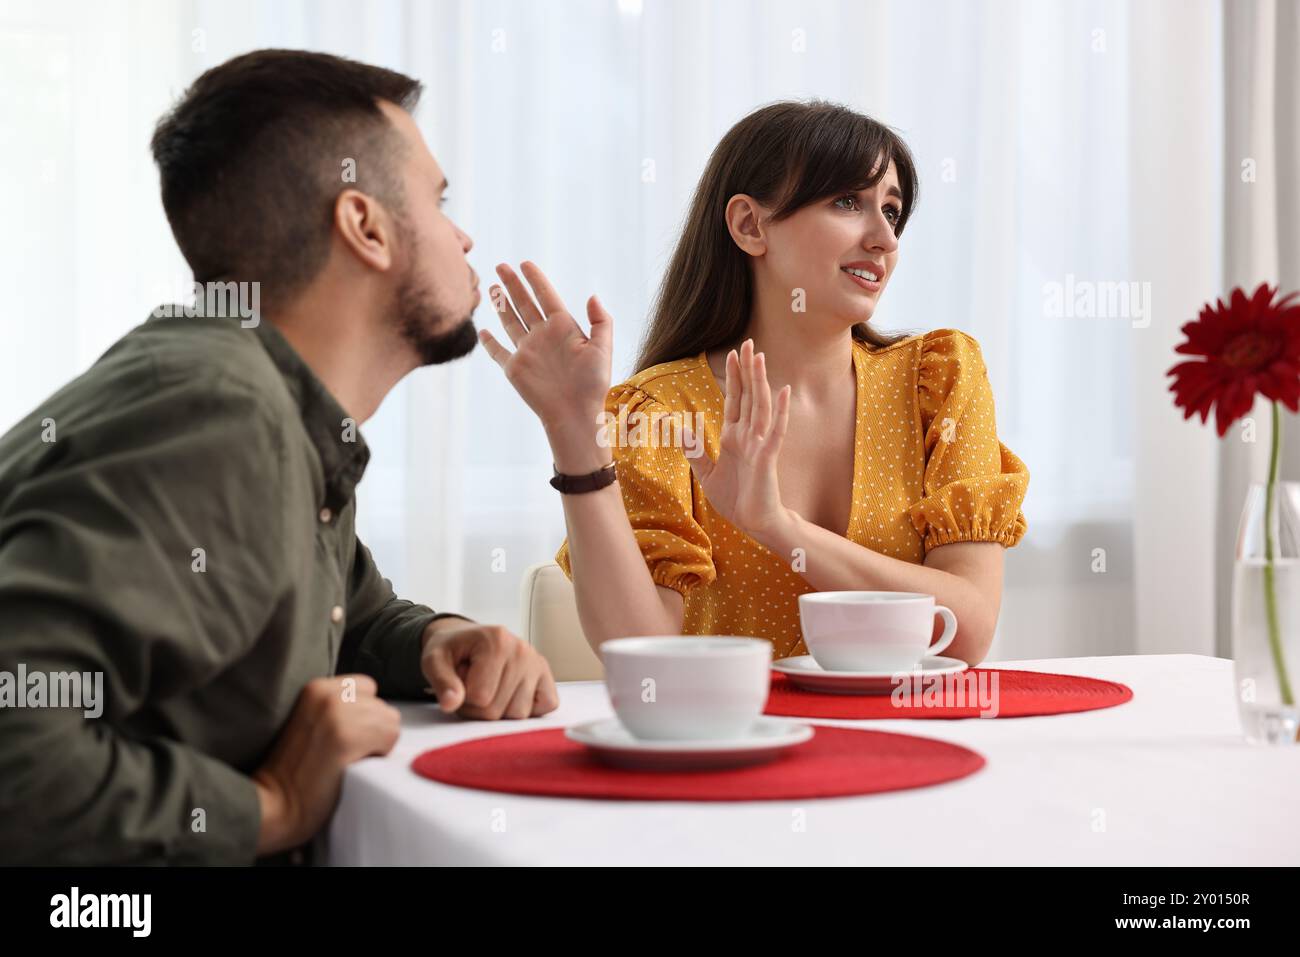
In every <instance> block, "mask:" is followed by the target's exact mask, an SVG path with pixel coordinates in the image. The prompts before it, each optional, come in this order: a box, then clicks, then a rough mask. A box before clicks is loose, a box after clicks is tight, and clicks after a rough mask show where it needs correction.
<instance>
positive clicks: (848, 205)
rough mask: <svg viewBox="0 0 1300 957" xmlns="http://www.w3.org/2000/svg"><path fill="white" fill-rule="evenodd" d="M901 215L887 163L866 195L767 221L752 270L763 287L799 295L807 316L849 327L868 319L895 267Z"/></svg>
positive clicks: (848, 195) (895, 179)
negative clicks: (758, 272)
mask: <svg viewBox="0 0 1300 957" xmlns="http://www.w3.org/2000/svg"><path fill="white" fill-rule="evenodd" d="M902 211H903V200H902V194H901V192H900V191H899V188H898V172H897V170H896V169H895V167H894V164H893V162H890V164H889V169H888V170H886V172H885V175H884V176H882V177H881V179H880V182H878V183H877V184H876V185H875V186H873V187H871V188H870V189H865V190H859V191H858V192H856V193H845V194H843V195H840V196H832V197H829V198H826V199H821V200H817V201H816V202H814V203H811V204H810V205H808V206H804V207H803V208H802V209H799V210H797V211H796V212H794V213H793V214H792V215H790V216H788V217H786V218H785V219H783V220H780V221H779V222H772V221H770V220H769V221H768V223H767V244H766V250H765V254H764V256H763V257H762V258H763V264H762V265H761V266H760V267H759V268H760V269H762V270H764V271H765V272H767V273H768V275H767V276H766V277H764V278H765V279H766V280H767V283H766V284H767V285H769V286H772V285H774V287H775V289H780V290H783V293H782V294H783V295H790V296H792V297H793V296H794V295H795V294H794V292H793V290H796V289H802V290H804V296H805V305H806V311H807V312H808V313H812V314H815V315H825V316H828V317H834V318H836V319H841V320H843V321H845V322H846V323H848V324H850V325H851V324H852V323H855V322H865V321H867V320H869V319H870V318H871V316H872V314H873V313H874V312H875V309H876V302H877V301H878V300H879V299H880V296H881V293H883V292H884V290H885V286H886V284H888V282H889V280H890V277H892V276H893V274H894V264H895V263H896V262H897V261H898V238H897V237H896V236H895V235H894V225H895V224H896V223H897V222H898V217H899V216H901V215H902ZM756 265H758V264H756ZM855 274H856V275H855ZM867 274H870V276H868V275H867ZM871 276H874V280H873V279H872V278H870V277H871Z"/></svg>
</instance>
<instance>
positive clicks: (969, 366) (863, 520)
mask: <svg viewBox="0 0 1300 957" xmlns="http://www.w3.org/2000/svg"><path fill="white" fill-rule="evenodd" d="M853 364H854V369H855V370H856V372H857V378H858V419H857V436H856V443H855V449H854V461H855V465H854V481H853V502H852V511H851V513H850V519H849V534H848V538H849V539H850V540H851V541H854V542H857V543H858V544H859V545H862V546H864V547H866V548H870V549H872V550H873V551H877V552H880V553H882V554H884V555H889V556H891V557H893V558H898V559H901V560H903V561H909V562H915V563H921V562H923V561H924V559H925V555H926V553H927V552H929V550H930V549H932V548H935V547H937V546H940V545H946V544H948V543H950V542H1000V543H1001V544H1002V545H1004V546H1006V547H1008V548H1009V547H1011V546H1013V545H1015V544H1017V543H1018V542H1019V541H1020V539H1021V538H1022V537H1024V534H1025V530H1026V528H1027V524H1026V522H1025V516H1024V514H1023V513H1022V512H1021V511H1020V506H1021V503H1022V502H1023V501H1024V496H1025V491H1026V489H1027V488H1028V485H1029V470H1028V469H1027V468H1026V467H1025V464H1024V463H1023V462H1021V461H1020V459H1019V458H1017V457H1016V455H1015V454H1014V453H1013V452H1012V451H1011V450H1010V449H1008V448H1007V447H1006V446H1005V445H1003V444H1002V443H1001V442H1000V441H999V440H998V436H997V429H996V425H995V422H994V412H993V391H992V389H991V387H990V385H989V380H988V372H987V370H986V368H985V366H984V360H983V357H982V356H981V354H980V347H979V343H978V342H976V341H975V339H974V338H972V337H971V336H969V335H967V334H966V333H964V332H961V331H959V330H957V329H936V330H935V331H933V332H928V333H925V334H924V335H917V336H912V337H909V338H907V339H902V340H900V341H898V342H895V343H894V344H892V345H889V346H885V347H884V348H879V349H873V348H872V347H871V346H869V345H867V344H866V343H863V342H860V341H858V340H857V339H855V340H854V341H853ZM723 400H724V396H723V392H722V389H721V388H720V387H719V385H718V383H717V380H715V379H714V378H713V373H712V372H711V371H710V369H709V364H708V360H707V359H706V357H705V354H704V353H700V354H699V355H697V356H694V357H693V358H689V359H679V360H677V361H674V362H665V363H662V364H660V365H657V366H653V367H652V368H649V369H645V370H643V371H642V372H639V373H637V374H636V375H634V376H633V377H632V378H630V379H628V380H627V381H626V382H623V383H622V384H620V385H616V386H614V387H613V388H612V389H610V391H609V394H608V396H607V397H606V401H605V409H606V411H607V412H609V413H610V414H611V415H613V416H617V417H618V418H619V420H620V421H619V423H618V425H619V428H620V432H619V434H620V435H621V434H627V435H632V434H634V433H635V432H636V428H635V423H636V422H637V419H636V418H635V417H634V413H640V414H641V416H643V417H646V418H647V419H648V420H650V421H660V419H655V418H654V417H655V416H660V417H663V416H669V415H671V414H672V413H677V418H681V417H682V413H685V414H686V416H687V417H686V422H687V424H688V425H691V424H693V423H695V422H697V421H699V420H698V419H696V418H695V417H694V413H696V412H702V413H703V417H704V418H703V421H704V423H705V431H704V436H703V441H704V446H705V450H706V451H707V453H708V455H709V457H710V458H712V459H714V460H716V459H717V457H718V440H719V437H720V435H721V430H722V407H723ZM629 417H630V421H627V420H628V419H629ZM623 428H626V429H627V431H626V432H623V431H622V429H623ZM655 431H656V432H657V431H658V430H655ZM641 434H643V435H644V434H646V433H644V432H643V433H641ZM609 435H610V438H611V442H610V444H611V446H612V453H613V457H614V461H615V463H616V466H615V469H616V471H617V473H618V479H619V486H620V488H621V489H622V493H623V502H624V504H625V505H626V507H627V514H628V518H629V519H630V521H631V524H632V528H633V531H634V534H635V535H636V540H637V544H638V545H639V546H640V548H641V554H642V555H643V556H644V557H645V562H646V565H647V567H648V568H649V569H650V575H651V577H652V578H653V579H654V582H655V584H657V585H663V586H666V587H668V588H673V589H676V590H677V591H679V592H680V593H681V594H682V596H683V598H684V603H685V619H684V622H683V628H682V630H683V632H684V633H685V634H688V635H747V636H753V637H758V638H767V639H768V640H770V641H771V642H772V644H773V646H774V647H773V656H774V657H776V658H785V657H788V656H791V655H802V654H807V649H806V648H805V647H804V644H803V639H802V636H801V635H800V631H799V603H798V598H799V596H800V595H802V594H806V593H807V592H810V591H815V590H816V589H814V588H813V587H812V586H811V585H810V584H809V583H808V581H807V580H806V579H805V578H804V577H803V576H802V575H800V574H799V573H798V572H796V571H794V570H793V568H792V561H791V560H790V559H789V558H784V557H782V556H780V555H777V554H774V553H773V552H771V551H770V550H768V549H767V548H766V547H765V546H763V545H761V544H759V543H758V542H757V541H755V540H754V539H752V538H750V537H749V536H748V535H746V534H745V533H744V532H742V531H740V530H739V529H738V528H737V527H736V526H734V525H732V524H731V523H730V522H729V521H727V519H725V518H723V517H722V516H721V515H719V514H718V513H717V512H715V511H714V510H713V509H712V507H711V506H710V505H709V503H708V500H707V499H705V497H704V493H703V491H702V490H701V488H700V485H699V483H698V482H697V481H696V479H695V476H694V474H693V473H692V472H691V468H690V464H689V463H688V461H687V459H686V455H685V452H684V451H683V449H682V448H681V447H680V445H676V446H674V445H669V444H663V443H651V442H642V443H641V444H634V443H627V444H622V443H620V442H619V441H617V438H618V437H617V435H615V434H614V425H613V424H612V423H611V425H610V428H609ZM555 560H556V562H558V563H559V565H560V567H561V568H563V569H564V572H565V574H566V575H568V576H569V577H570V578H572V577H573V572H572V569H571V567H570V565H569V543H568V541H567V540H566V541H565V542H564V544H563V545H561V546H560V550H559V553H558V554H557V555H556V556H555Z"/></svg>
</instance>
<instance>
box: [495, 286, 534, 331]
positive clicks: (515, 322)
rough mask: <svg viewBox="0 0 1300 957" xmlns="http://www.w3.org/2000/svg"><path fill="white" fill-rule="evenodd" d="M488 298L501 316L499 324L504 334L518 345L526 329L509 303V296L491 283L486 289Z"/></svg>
mask: <svg viewBox="0 0 1300 957" xmlns="http://www.w3.org/2000/svg"><path fill="white" fill-rule="evenodd" d="M488 298H489V299H491V300H492V308H493V309H495V310H496V311H497V315H498V316H500V317H501V326H502V328H504V329H505V331H506V335H508V336H509V337H510V341H511V342H513V343H514V344H515V345H516V346H517V345H519V340H520V339H522V338H523V337H524V336H525V334H527V332H528V329H527V328H526V327H525V326H524V323H523V320H521V319H520V318H519V313H517V312H515V307H514V306H512V305H511V304H510V297H509V296H507V295H506V291H505V290H504V289H502V288H501V287H500V286H497V285H493V286H491V287H490V288H489V289H488Z"/></svg>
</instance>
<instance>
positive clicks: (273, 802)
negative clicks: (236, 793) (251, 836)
mask: <svg viewBox="0 0 1300 957" xmlns="http://www.w3.org/2000/svg"><path fill="white" fill-rule="evenodd" d="M377 690H378V687H377V686H376V684H375V679H374V678H371V677H370V676H369V675H337V676H335V677H333V678H316V679H313V680H312V681H309V682H307V685H306V687H304V688H303V689H302V692H301V693H300V694H299V695H298V703H297V704H295V705H294V708H293V713H292V714H290V715H289V721H288V723H286V724H285V726H284V730H283V731H281V732H280V737H279V738H277V739H276V742H275V746H274V747H273V748H272V749H271V754H270V757H268V758H267V759H266V763H264V764H263V765H262V766H261V767H260V768H258V769H257V770H256V771H254V772H253V782H254V784H256V785H257V797H258V801H259V802H260V804H261V808H262V826H261V832H260V834H259V836H258V841H257V854H258V856H259V857H261V856H263V855H265V854H273V853H275V852H277V851H283V850H286V849H288V848H291V847H297V846H298V845H299V844H303V843H305V842H306V841H308V840H310V839H311V837H312V835H314V834H315V833H316V832H317V831H318V830H320V829H321V827H322V826H323V825H324V824H325V821H326V819H327V818H329V816H330V814H332V813H333V811H334V805H335V804H337V803H338V798H339V789H340V788H341V787H342V784H343V770H344V769H345V768H346V767H347V766H348V765H349V764H352V763H353V762H354V761H358V760H360V759H361V758H364V757H368V756H369V755H372V754H387V753H388V752H389V751H391V750H392V749H393V745H394V744H396V743H397V735H398V733H399V732H400V731H401V716H400V714H399V712H398V710H397V709H396V708H394V707H393V706H392V705H389V704H387V703H385V702H384V701H382V700H381V699H380V698H378V697H376V691H377Z"/></svg>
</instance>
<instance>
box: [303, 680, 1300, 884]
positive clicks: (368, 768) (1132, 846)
mask: <svg viewBox="0 0 1300 957" xmlns="http://www.w3.org/2000/svg"><path fill="white" fill-rule="evenodd" d="M986 666H990V667H999V666H1000V667H1005V668H1014V669H1020V670H1027V671H1053V672H1057V673H1060V674H1079V675H1088V676H1091V677H1096V678H1106V679H1110V680H1112V681H1120V682H1123V683H1124V684H1127V685H1128V686H1129V687H1131V688H1132V689H1133V695H1134V696H1133V700H1131V701H1129V702H1127V703H1125V704H1123V705H1120V706H1118V707H1115V708H1107V709H1105V710H1101V711H1088V712H1083V713H1081V714H1066V715H1055V716H1048V717H1039V718H997V719H979V718H975V719H967V720H958V721H948V720H938V719H920V720H917V719H911V720H908V719H902V720H900V719H891V720H874V721H843V720H832V719H816V722H815V723H818V724H837V725H844V726H847V727H864V728H865V727H869V728H876V729H880V730H885V731H895V732H902V733H906V734H917V735H922V736H927V737H933V738H940V739H942V740H945V741H952V742H955V743H958V744H962V745H966V746H968V747H971V748H973V749H975V750H976V751H978V752H980V753H981V754H983V755H984V756H985V758H986V759H987V761H988V764H987V765H986V766H985V767H984V768H983V769H982V770H980V771H977V772H975V773H974V774H973V775H970V776H969V777H966V778H962V779H961V780H958V781H954V782H949V783H947V784H941V785H937V786H933V787H926V788H919V789H914V790H909V791H894V792H888V793H884V794H871V795H866V796H863V797H852V798H829V799H827V798H821V799H813V800H806V801H748V802H744V801H741V802H735V803H715V802H703V803H691V802H681V801H601V800H591V799H574V798H549V797H530V796H524V795H515V794H505V793H500V792H489V791H478V790H472V789H466V788H459V787H453V786H451V785H446V784H440V783H438V782H435V781H430V780H428V779H426V778H422V777H420V776H418V775H417V774H416V773H415V772H414V771H412V770H411V768H410V764H411V760H412V759H413V758H414V757H415V756H416V755H418V754H419V753H421V752H422V751H425V750H427V749H428V748H432V747H437V746H440V745H445V744H450V743H453V742H456V741H464V740H466V739H469V738H476V737H480V736H484V735H492V734H511V733H517V732H522V731H529V730H534V729H537V728H548V727H564V726H567V725H571V724H575V723H577V722H579V721H586V720H589V719H592V718H598V717H604V716H608V715H611V714H612V710H611V708H610V705H609V699H608V697H607V695H606V693H605V686H604V684H603V683H602V682H596V681H578V682H566V683H563V684H561V685H560V686H559V690H560V707H559V708H557V709H556V710H555V711H554V712H552V713H551V714H549V715H547V716H545V717H544V718H535V719H532V720H529V721H496V722H486V721H464V720H461V719H459V718H456V717H454V716H450V717H449V716H444V715H443V714H442V713H441V712H439V711H438V710H437V708H436V706H434V705H425V704H410V705H401V708H402V735H401V738H400V739H399V740H398V743H397V745H396V747H395V748H394V749H393V751H392V753H391V754H389V755H387V756H385V757H382V758H369V759H366V760H364V761H361V762H359V763H358V764H356V765H354V766H353V767H352V768H351V769H350V770H349V771H348V773H347V776H346V779H345V782H344V786H343V793H342V798H341V800H340V803H339V807H338V810H337V811H336V813H335V815H334V818H333V820H332V822H331V825H330V827H329V830H328V833H327V835H325V841H324V844H325V845H326V848H325V854H324V858H325V861H326V862H328V863H331V864H340V865H354V864H459V865H479V864H507V865H532V864H540V865H556V864H634V865H646V864H652V865H653V864H866V865H881V864H913V865H915V864H1048V865H1052V864H1084V865H1112V864H1116V865H1160V864H1166V865H1192V864H1196V865H1211V864H1213V865H1232V864H1272V865H1296V864H1300V747H1293V748H1269V747H1263V746H1257V745H1249V744H1247V743H1246V742H1245V740H1244V738H1242V736H1241V731H1240V725H1239V723H1238V719H1237V712H1236V703H1235V699H1234V696H1233V680H1232V662H1231V661H1228V660H1225V659H1221V658H1207V657H1203V656H1200V655H1145V656H1129V657H1105V658H1057V659H1048V660H1038V661H1007V662H989V663H987V665H986ZM318 859H319V858H318Z"/></svg>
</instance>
